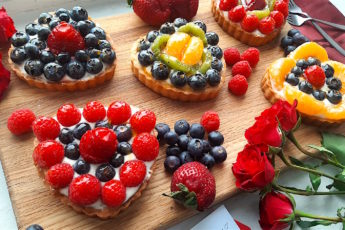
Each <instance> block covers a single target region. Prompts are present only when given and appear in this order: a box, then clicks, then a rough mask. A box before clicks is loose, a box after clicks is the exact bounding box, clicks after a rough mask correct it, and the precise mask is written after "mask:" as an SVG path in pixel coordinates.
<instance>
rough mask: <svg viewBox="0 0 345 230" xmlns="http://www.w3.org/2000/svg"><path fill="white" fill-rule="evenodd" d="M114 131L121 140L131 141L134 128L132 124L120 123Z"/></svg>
mask: <svg viewBox="0 0 345 230" xmlns="http://www.w3.org/2000/svg"><path fill="white" fill-rule="evenodd" d="M114 131H115V133H116V137H117V140H118V141H119V142H124V141H129V140H130V139H131V138H132V129H131V127H130V126H127V125H119V126H117V127H116V128H115V130H114Z"/></svg>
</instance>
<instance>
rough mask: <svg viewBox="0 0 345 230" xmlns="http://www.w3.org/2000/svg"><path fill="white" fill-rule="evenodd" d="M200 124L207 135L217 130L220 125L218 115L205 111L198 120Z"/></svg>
mask: <svg viewBox="0 0 345 230" xmlns="http://www.w3.org/2000/svg"><path fill="white" fill-rule="evenodd" d="M200 124H201V125H202V126H203V127H204V129H205V130H206V132H208V133H210V132H212V131H216V130H218V129H219V125H220V120H219V116H218V113H217V112H215V111H206V112H205V113H204V114H203V115H202V117H201V119H200Z"/></svg>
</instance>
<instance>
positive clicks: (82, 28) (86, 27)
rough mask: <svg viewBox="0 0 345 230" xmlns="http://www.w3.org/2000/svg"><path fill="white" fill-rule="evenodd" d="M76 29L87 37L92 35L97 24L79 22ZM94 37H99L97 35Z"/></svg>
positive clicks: (86, 21) (88, 21)
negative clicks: (91, 32)
mask: <svg viewBox="0 0 345 230" xmlns="http://www.w3.org/2000/svg"><path fill="white" fill-rule="evenodd" d="M76 27H77V30H78V31H79V32H80V34H81V35H82V36H83V37H85V36H86V35H87V34H88V33H90V31H91V29H92V28H94V27H95V23H94V22H92V21H90V20H85V21H79V22H78V23H77V26H76ZM94 35H95V36H96V37H97V35H96V34H94Z"/></svg>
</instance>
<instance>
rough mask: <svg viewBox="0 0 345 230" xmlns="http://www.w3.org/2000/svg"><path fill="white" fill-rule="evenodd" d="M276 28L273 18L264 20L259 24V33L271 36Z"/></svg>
mask: <svg viewBox="0 0 345 230" xmlns="http://www.w3.org/2000/svg"><path fill="white" fill-rule="evenodd" d="M274 28H275V21H274V19H273V18H271V17H266V18H264V19H262V20H261V21H260V23H259V31H260V32H261V33H263V34H270V33H272V31H273V30H274Z"/></svg>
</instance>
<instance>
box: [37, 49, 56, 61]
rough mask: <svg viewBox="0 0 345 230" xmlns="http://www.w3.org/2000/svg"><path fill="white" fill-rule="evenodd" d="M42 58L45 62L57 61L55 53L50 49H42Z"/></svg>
mask: <svg viewBox="0 0 345 230" xmlns="http://www.w3.org/2000/svg"><path fill="white" fill-rule="evenodd" d="M40 60H41V61H42V62H43V63H44V64H47V63H49V62H54V61H55V55H54V54H53V53H52V52H50V51H47V50H42V51H41V53H40Z"/></svg>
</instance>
